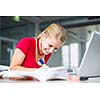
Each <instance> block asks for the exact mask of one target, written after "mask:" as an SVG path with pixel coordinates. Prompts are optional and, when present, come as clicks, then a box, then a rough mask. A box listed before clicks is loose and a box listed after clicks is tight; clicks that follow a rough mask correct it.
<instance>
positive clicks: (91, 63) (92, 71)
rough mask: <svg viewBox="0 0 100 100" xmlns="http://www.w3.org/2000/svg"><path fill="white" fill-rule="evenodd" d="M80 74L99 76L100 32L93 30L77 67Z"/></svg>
mask: <svg viewBox="0 0 100 100" xmlns="http://www.w3.org/2000/svg"><path fill="white" fill-rule="evenodd" d="M78 75H80V76H98V75H99V76H100V33H99V32H93V33H92V35H91V37H90V40H89V46H88V48H87V49H86V51H85V54H84V56H83V59H82V62H81V64H80V67H79V71H78Z"/></svg>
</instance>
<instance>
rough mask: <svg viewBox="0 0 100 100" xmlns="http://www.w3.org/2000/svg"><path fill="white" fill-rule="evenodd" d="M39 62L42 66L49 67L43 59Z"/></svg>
mask: <svg viewBox="0 0 100 100" xmlns="http://www.w3.org/2000/svg"><path fill="white" fill-rule="evenodd" d="M39 62H40V63H41V64H42V66H47V65H46V64H45V63H44V61H43V59H39Z"/></svg>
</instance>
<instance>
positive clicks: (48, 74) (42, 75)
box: [0, 67, 68, 81]
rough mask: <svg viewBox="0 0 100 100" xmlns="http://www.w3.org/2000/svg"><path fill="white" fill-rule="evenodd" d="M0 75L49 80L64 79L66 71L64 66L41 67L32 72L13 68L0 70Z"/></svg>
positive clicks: (66, 74)
mask: <svg viewBox="0 0 100 100" xmlns="http://www.w3.org/2000/svg"><path fill="white" fill-rule="evenodd" d="M0 76H2V77H3V78H10V77H23V78H25V77H32V78H34V79H36V80H39V81H49V80H66V79H67V76H68V72H67V69H66V67H52V68H44V67H41V68H39V69H37V70H35V71H32V72H27V71H15V70H8V71H3V72H0Z"/></svg>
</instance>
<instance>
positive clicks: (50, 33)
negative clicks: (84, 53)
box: [38, 23, 67, 43]
mask: <svg viewBox="0 0 100 100" xmlns="http://www.w3.org/2000/svg"><path fill="white" fill-rule="evenodd" d="M43 33H45V34H46V36H47V37H51V38H55V39H60V41H61V42H63V43H64V42H65V41H66V39H67V31H66V30H65V29H64V27H63V26H61V25H60V24H57V23H53V24H51V25H49V26H48V27H47V28H46V29H45V30H44V31H43ZM40 36H41V35H39V36H38V37H40Z"/></svg>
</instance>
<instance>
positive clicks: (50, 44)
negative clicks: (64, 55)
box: [41, 36, 62, 55]
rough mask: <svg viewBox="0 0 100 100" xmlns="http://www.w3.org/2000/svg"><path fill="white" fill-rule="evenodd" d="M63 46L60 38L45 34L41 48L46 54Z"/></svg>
mask: <svg viewBox="0 0 100 100" xmlns="http://www.w3.org/2000/svg"><path fill="white" fill-rule="evenodd" d="M61 46H62V44H61V41H60V40H56V39H54V38H49V37H46V36H44V37H43V39H42V46H41V50H42V52H43V53H44V54H45V55H48V54H50V53H54V52H56V51H57V50H58V49H59V48H60V47H61Z"/></svg>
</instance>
